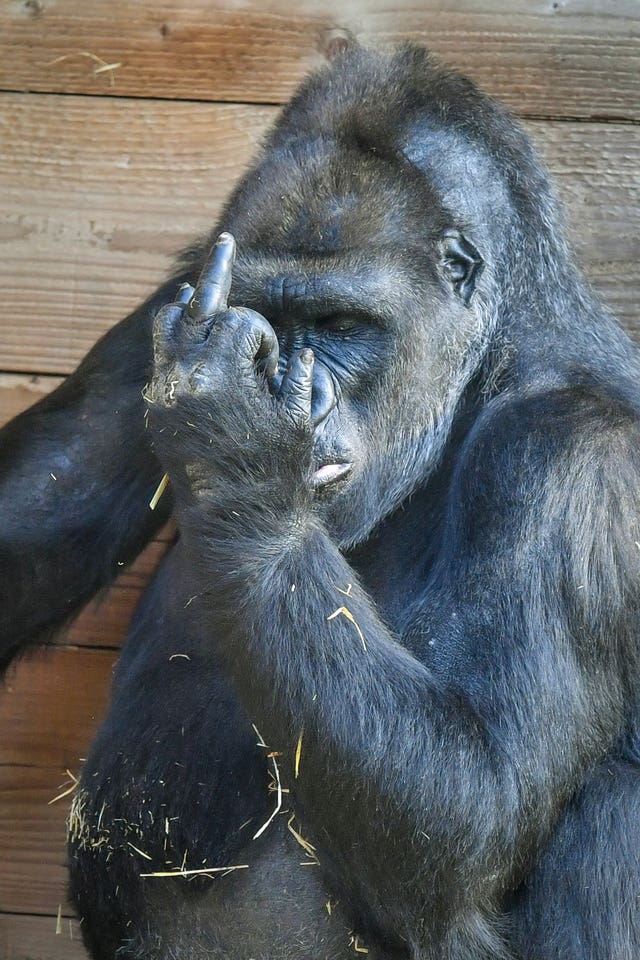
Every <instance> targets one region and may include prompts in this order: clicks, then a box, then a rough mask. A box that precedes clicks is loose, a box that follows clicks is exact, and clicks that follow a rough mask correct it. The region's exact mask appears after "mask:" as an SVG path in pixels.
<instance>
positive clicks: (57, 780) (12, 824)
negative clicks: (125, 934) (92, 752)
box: [0, 730, 88, 957]
mask: <svg viewBox="0 0 640 960" xmlns="http://www.w3.org/2000/svg"><path fill="white" fill-rule="evenodd" d="M57 733H58V736H59V737H64V736H65V734H66V731H64V730H58V731H57ZM87 746H88V744H87ZM78 767H79V764H78V761H77V760H76V762H75V764H74V765H73V768H70V769H72V772H73V773H74V775H75V773H76V772H77V770H78ZM72 783H73V781H72V780H71V779H70V778H69V777H68V776H67V774H66V772H65V770H64V769H60V770H56V769H52V768H51V767H47V768H41V767H35V768H34V767H27V766H13V765H12V766H3V767H0V850H1V851H2V864H3V869H2V870H1V871H0V909H2V910H3V911H7V912H16V913H28V914H48V915H50V916H51V918H52V922H51V924H50V925H49V926H48V929H49V932H50V933H51V935H52V936H55V929H56V922H55V919H54V918H55V917H56V916H57V913H58V908H59V907H60V909H61V912H62V915H63V916H64V917H67V918H68V917H72V916H73V915H74V911H73V909H72V907H71V906H70V904H69V903H68V902H67V892H66V881H67V868H66V849H65V846H66V835H67V831H66V818H67V814H68V812H69V804H70V802H71V796H68V797H63V798H62V799H61V800H58V801H57V802H56V803H53V804H51V803H50V801H51V800H53V799H54V798H55V797H57V796H58V795H59V794H60V793H62V792H63V791H64V790H65V789H68V787H69V786H70V785H72ZM0 929H1V927H0ZM63 930H64V932H65V937H64V938H63V941H62V942H64V943H66V942H67V941H68V939H69V937H68V923H65V924H64V925H63ZM0 955H1V956H2V957H5V956H6V954H5V953H2V954H0Z"/></svg>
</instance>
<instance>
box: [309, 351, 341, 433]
mask: <svg viewBox="0 0 640 960" xmlns="http://www.w3.org/2000/svg"><path fill="white" fill-rule="evenodd" d="M337 402H338V395H337V390H336V384H335V382H334V380H333V377H332V376H331V374H330V373H329V371H328V370H327V368H326V367H325V365H324V363H320V361H319V360H316V362H315V364H314V369H313V392H312V394H311V422H312V423H313V426H314V427H317V426H318V424H319V423H320V422H321V421H322V420H324V418H325V417H328V416H329V414H330V413H331V411H332V410H333V408H334V407H335V405H336V403H337Z"/></svg>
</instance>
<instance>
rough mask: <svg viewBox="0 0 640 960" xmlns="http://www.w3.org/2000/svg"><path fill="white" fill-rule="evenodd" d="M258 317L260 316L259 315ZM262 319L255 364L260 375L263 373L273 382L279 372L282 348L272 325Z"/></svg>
mask: <svg viewBox="0 0 640 960" xmlns="http://www.w3.org/2000/svg"><path fill="white" fill-rule="evenodd" d="M258 316H260V315H259V314H258ZM260 319H261V320H262V321H263V323H262V324H260V334H261V340H260V346H259V347H258V350H257V352H256V355H255V363H256V366H257V368H258V370H259V371H260V373H263V374H264V376H265V377H266V378H267V380H272V379H273V377H275V375H276V373H277V372H278V362H279V360H280V347H279V344H278V338H277V336H276V332H275V330H274V329H273V327H272V326H271V324H270V323H269V322H268V321H267V320H265V319H264V318H263V317H260Z"/></svg>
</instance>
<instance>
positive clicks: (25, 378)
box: [0, 373, 64, 427]
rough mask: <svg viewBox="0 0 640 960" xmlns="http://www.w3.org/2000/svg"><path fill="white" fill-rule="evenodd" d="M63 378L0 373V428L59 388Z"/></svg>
mask: <svg viewBox="0 0 640 960" xmlns="http://www.w3.org/2000/svg"><path fill="white" fill-rule="evenodd" d="M63 379H64V378H63V377H39V376H38V375H37V374H32V375H28V374H26V375H25V374H13V373H0V427H2V426H4V424H5V423H7V421H9V420H11V419H12V418H13V417H17V416H18V414H19V413H22V411H23V410H26V409H27V408H28V407H30V406H32V404H34V403H36V402H37V401H38V400H41V399H42V397H44V396H46V394H47V393H50V392H51V390H54V389H55V387H57V386H59V385H60V384H61V383H62V381H63Z"/></svg>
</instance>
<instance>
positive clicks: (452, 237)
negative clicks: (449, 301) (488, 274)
mask: <svg viewBox="0 0 640 960" xmlns="http://www.w3.org/2000/svg"><path fill="white" fill-rule="evenodd" d="M441 254H442V269H443V272H444V275H445V277H446V279H447V280H448V281H449V283H450V284H451V286H452V287H453V289H454V291H455V293H456V294H457V295H458V296H459V297H460V299H461V300H462V301H463V302H464V303H465V305H466V306H469V303H470V301H471V297H472V295H473V291H474V290H475V288H476V281H477V280H478V278H479V276H480V274H481V273H482V271H483V270H484V260H483V259H482V257H481V256H480V254H479V252H478V251H477V250H476V248H475V247H474V245H473V244H472V243H471V241H469V240H467V238H466V237H465V236H464V235H463V234H462V233H460V231H459V230H445V232H444V234H443V237H442V244H441Z"/></svg>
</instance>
